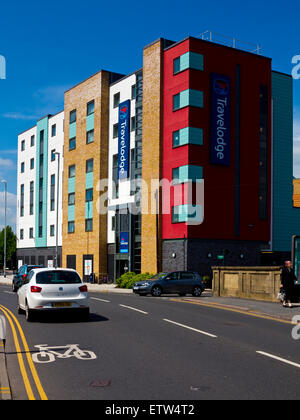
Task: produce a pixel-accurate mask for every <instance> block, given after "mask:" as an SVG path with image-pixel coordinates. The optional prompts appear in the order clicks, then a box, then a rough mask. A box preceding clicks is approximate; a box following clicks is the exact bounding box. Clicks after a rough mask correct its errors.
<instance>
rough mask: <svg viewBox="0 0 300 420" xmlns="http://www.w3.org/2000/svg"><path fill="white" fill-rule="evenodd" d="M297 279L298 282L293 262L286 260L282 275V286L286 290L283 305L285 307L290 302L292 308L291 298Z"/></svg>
mask: <svg viewBox="0 0 300 420" xmlns="http://www.w3.org/2000/svg"><path fill="white" fill-rule="evenodd" d="M295 281H296V283H297V277H296V275H295V272H294V270H293V268H292V263H291V261H285V263H284V267H283V269H282V276H281V288H282V289H283V291H284V301H283V304H282V305H283V306H284V307H286V306H287V304H288V306H289V308H292V303H291V299H292V296H293V289H294V285H295Z"/></svg>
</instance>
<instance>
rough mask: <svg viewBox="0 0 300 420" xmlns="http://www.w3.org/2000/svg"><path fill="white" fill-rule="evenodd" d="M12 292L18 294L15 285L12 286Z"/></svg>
mask: <svg viewBox="0 0 300 420" xmlns="http://www.w3.org/2000/svg"><path fill="white" fill-rule="evenodd" d="M12 291H13V292H14V293H16V292H17V291H18V288H17V287H16V286H15V285H14V284H13V285H12Z"/></svg>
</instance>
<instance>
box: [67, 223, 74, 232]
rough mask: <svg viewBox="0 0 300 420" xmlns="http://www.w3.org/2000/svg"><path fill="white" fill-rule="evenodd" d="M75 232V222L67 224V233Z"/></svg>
mask: <svg viewBox="0 0 300 420" xmlns="http://www.w3.org/2000/svg"><path fill="white" fill-rule="evenodd" d="M74 232H75V222H68V233H74Z"/></svg>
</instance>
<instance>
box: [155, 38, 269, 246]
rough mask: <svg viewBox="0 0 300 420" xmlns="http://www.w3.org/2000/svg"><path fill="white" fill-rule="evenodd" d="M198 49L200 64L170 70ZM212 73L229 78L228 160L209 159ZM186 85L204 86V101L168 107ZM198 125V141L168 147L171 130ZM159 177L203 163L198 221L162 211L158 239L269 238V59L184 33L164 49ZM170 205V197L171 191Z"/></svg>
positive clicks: (199, 88)
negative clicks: (264, 117)
mask: <svg viewBox="0 0 300 420" xmlns="http://www.w3.org/2000/svg"><path fill="white" fill-rule="evenodd" d="M188 51H191V52H194V53H199V54H202V55H203V57H204V70H203V71H200V70H194V69H187V70H185V71H182V72H181V73H179V74H176V75H174V74H173V61H174V59H175V58H177V57H179V56H180V55H182V54H185V53H186V52H188ZM237 66H239V69H240V107H239V109H240V184H239V185H236V157H237V155H236V124H237V121H236V106H237V102H236V97H237V93H238V92H237V89H236V77H237V76H236V74H237ZM211 73H218V74H221V75H226V76H229V77H230V79H231V147H230V165H229V166H221V165H213V164H211V163H210V124H211V115H210V114H211V112H210V107H211V103H210V100H211V99H210V97H211V92H210V89H211V88H210V84H211ZM261 85H267V86H268V108H269V115H268V175H267V177H268V181H267V185H268V217H267V219H266V220H262V219H260V217H259V200H260V197H259V171H260V86H261ZM186 89H194V90H199V91H203V92H204V107H203V108H197V107H191V106H188V107H185V108H183V109H180V110H177V111H173V95H175V94H177V93H179V92H181V91H184V90H186ZM188 126H189V127H197V128H202V129H203V133H204V139H203V145H202V146H198V145H186V146H181V147H177V148H174V149H173V145H172V136H173V132H174V131H176V130H179V129H181V128H184V127H188ZM162 164H163V177H164V178H165V179H168V180H170V181H171V180H172V169H173V168H176V167H179V166H183V165H200V166H202V167H203V178H204V188H205V201H204V202H205V205H204V221H203V223H202V224H201V225H197V226H188V225H187V224H186V223H175V224H174V223H172V215H171V214H165V215H163V232H162V237H163V239H178V238H184V237H186V238H202V239H205V238H207V239H226V240H232V239H237V240H255V241H264V242H267V241H269V240H270V203H271V60H270V59H268V58H265V57H262V56H258V55H255V54H250V53H247V52H243V51H240V50H236V49H233V48H228V47H224V46H221V45H218V44H214V43H211V42H206V41H202V40H199V39H195V38H189V39H187V40H185V41H183V42H181V43H178V44H175V45H174V46H172V47H170V48H168V49H166V50H165V52H164V116H163V162H162ZM236 187H237V188H239V191H240V211H239V212H240V224H239V235H236V226H235V217H236V201H235V191H236ZM170 204H171V207H172V206H173V204H174V198H172V196H171V203H170Z"/></svg>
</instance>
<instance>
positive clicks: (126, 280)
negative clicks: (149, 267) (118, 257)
mask: <svg viewBox="0 0 300 420" xmlns="http://www.w3.org/2000/svg"><path fill="white" fill-rule="evenodd" d="M152 276H153V274H150V273H143V274H135V273H133V272H132V271H129V272H128V273H125V274H123V275H122V276H121V277H119V278H118V279H117V280H116V284H117V286H118V287H119V288H122V289H132V287H133V285H134V284H135V283H136V282H137V281H143V280H147V279H149V278H150V277H152Z"/></svg>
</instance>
